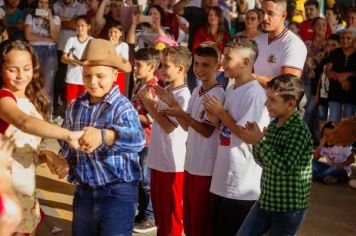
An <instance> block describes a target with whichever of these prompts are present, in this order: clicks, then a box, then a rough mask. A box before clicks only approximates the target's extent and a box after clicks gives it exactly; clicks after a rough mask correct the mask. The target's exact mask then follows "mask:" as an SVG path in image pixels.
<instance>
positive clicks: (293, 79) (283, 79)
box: [267, 74, 304, 106]
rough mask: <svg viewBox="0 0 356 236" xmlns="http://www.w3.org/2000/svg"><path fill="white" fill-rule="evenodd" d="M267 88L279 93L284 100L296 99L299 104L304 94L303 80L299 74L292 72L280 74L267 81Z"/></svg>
mask: <svg viewBox="0 0 356 236" xmlns="http://www.w3.org/2000/svg"><path fill="white" fill-rule="evenodd" d="M267 88H269V89H271V90H272V91H274V92H277V93H279V96H281V97H282V98H283V101H285V102H286V101H290V100H295V101H296V102H297V104H296V105H297V106H298V104H299V103H300V101H301V100H302V98H303V95H304V85H303V82H302V81H301V80H300V79H298V77H297V76H295V75H291V74H284V75H279V76H277V77H275V78H273V79H272V80H271V81H269V82H267Z"/></svg>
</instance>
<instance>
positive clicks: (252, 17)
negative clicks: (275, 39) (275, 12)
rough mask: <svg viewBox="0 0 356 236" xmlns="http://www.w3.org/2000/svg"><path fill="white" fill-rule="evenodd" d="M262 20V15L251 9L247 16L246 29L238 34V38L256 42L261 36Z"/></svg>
mask: <svg viewBox="0 0 356 236" xmlns="http://www.w3.org/2000/svg"><path fill="white" fill-rule="evenodd" d="M260 26H261V19H260V13H259V11H258V10H256V9H250V10H248V11H247V12H246V16H245V29H244V30H243V31H241V32H238V33H237V34H236V36H240V35H242V36H246V37H247V38H249V39H253V40H255V39H256V37H257V36H259V35H260V34H261V30H260Z"/></svg>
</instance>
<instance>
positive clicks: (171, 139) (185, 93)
mask: <svg viewBox="0 0 356 236" xmlns="http://www.w3.org/2000/svg"><path fill="white" fill-rule="evenodd" d="M172 92H173V96H174V98H175V100H177V101H178V103H179V105H180V106H181V107H182V108H183V110H186V109H187V107H188V102H189V98H190V92H189V89H188V87H187V86H186V85H184V86H180V87H178V88H175V89H174V90H172ZM165 108H168V105H167V104H166V103H164V102H162V101H160V100H158V102H157V109H158V110H162V109H165ZM169 119H170V121H171V122H172V123H173V124H174V125H175V126H176V128H175V129H174V130H173V131H172V132H171V133H169V134H168V133H166V131H164V129H163V128H162V127H161V126H160V125H159V124H158V123H157V122H155V121H153V123H152V130H151V140H150V147H149V149H148V156H147V160H148V161H147V164H148V166H149V167H150V168H151V169H155V170H159V171H162V172H183V171H184V160H185V152H186V141H187V136H188V133H187V132H186V131H185V130H184V129H183V128H182V127H181V126H180V125H179V124H178V121H177V120H176V119H175V118H173V117H169Z"/></svg>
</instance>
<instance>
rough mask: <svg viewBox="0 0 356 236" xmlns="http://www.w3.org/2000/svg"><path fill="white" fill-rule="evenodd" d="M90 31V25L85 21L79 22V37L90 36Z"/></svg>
mask: <svg viewBox="0 0 356 236" xmlns="http://www.w3.org/2000/svg"><path fill="white" fill-rule="evenodd" d="M89 30H90V25H88V24H87V23H86V22H85V21H84V20H81V19H80V20H77V34H78V35H88V32H89Z"/></svg>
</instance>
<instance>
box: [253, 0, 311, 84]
mask: <svg viewBox="0 0 356 236" xmlns="http://www.w3.org/2000/svg"><path fill="white" fill-rule="evenodd" d="M260 16H261V24H262V28H263V30H264V31H265V32H266V33H265V34H261V35H260V36H258V37H257V38H256V43H257V45H258V50H259V55H258V57H257V60H256V63H255V66H254V72H255V76H256V79H257V80H258V81H259V82H260V83H261V84H262V85H265V84H266V83H267V82H268V81H270V80H271V79H272V78H274V77H276V76H278V75H281V74H292V75H295V76H297V77H300V76H301V74H302V70H303V66H304V62H305V58H306V55H307V49H306V47H305V45H304V43H303V41H302V40H300V39H299V38H298V36H296V35H295V34H293V33H292V32H290V31H289V30H288V29H287V28H286V27H285V25H284V20H285V19H286V16H287V1H286V0H265V1H263V2H262V7H261V10H260Z"/></svg>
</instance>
